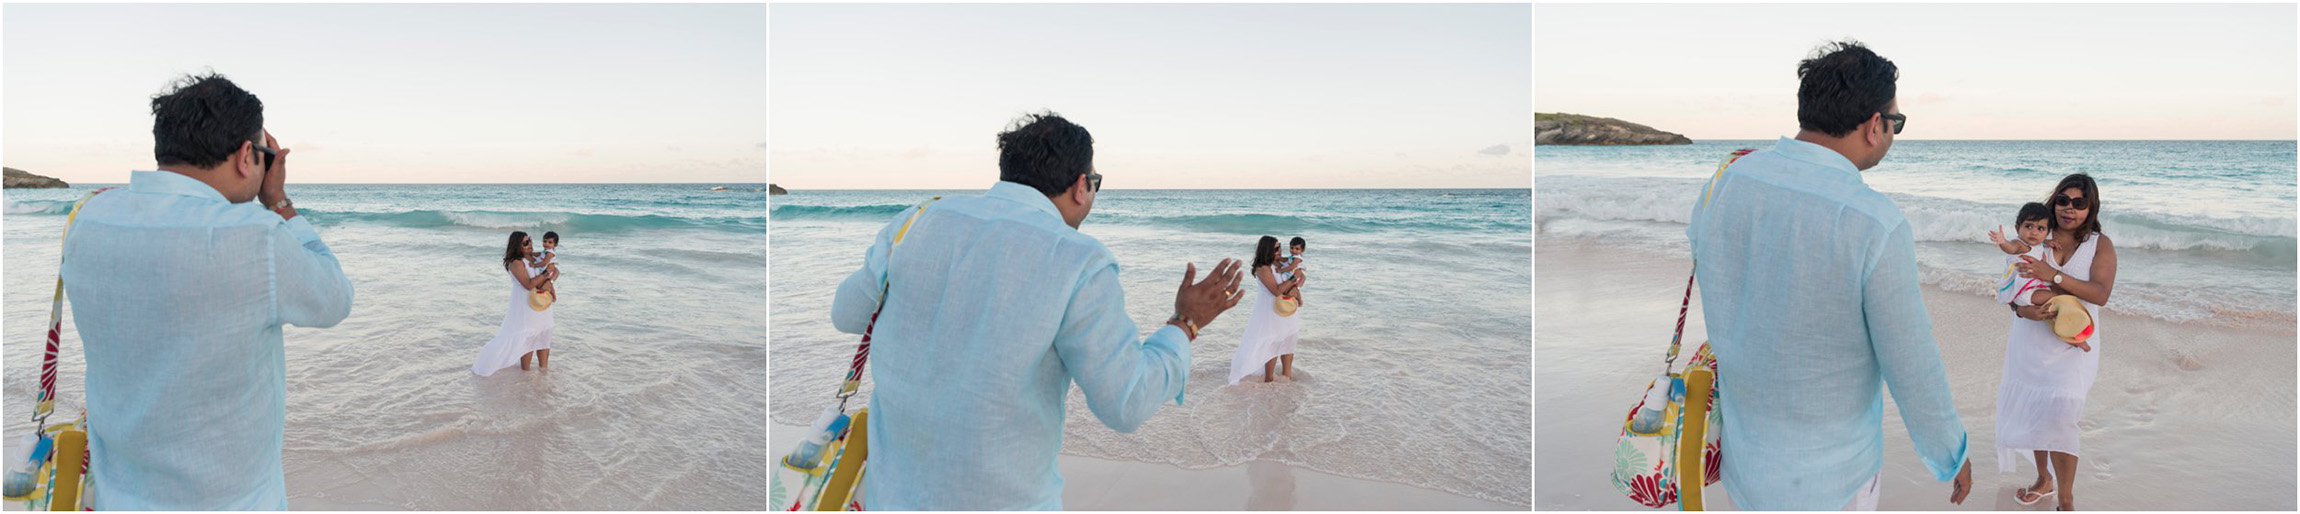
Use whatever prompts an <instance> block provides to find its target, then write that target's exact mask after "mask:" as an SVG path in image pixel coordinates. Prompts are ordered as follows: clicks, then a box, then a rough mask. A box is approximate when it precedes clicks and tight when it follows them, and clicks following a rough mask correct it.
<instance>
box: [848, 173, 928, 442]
mask: <svg viewBox="0 0 2300 514" xmlns="http://www.w3.org/2000/svg"><path fill="white" fill-rule="evenodd" d="M941 199H942V197H940V196H936V197H932V198H927V199H926V201H924V202H919V203H918V208H917V209H913V210H911V211H910V218H908V219H904V220H903V221H902V227H900V228H896V229H895V231H894V241H893V242H892V243H890V244H888V245H887V248H886V252H887V266H889V267H892V266H894V247H895V245H900V244H902V238H903V236H905V235H909V234H910V225H911V224H912V223H917V222H918V215H920V214H924V213H925V212H926V206H927V205H930V204H933V203H934V201H935V200H941ZM889 271H890V273H888V274H887V275H886V276H881V277H880V279H879V291H878V307H876V308H873V309H871V313H870V324H868V325H864V326H863V336H862V343H861V344H859V345H857V346H856V347H855V358H854V361H853V363H852V364H851V365H849V366H848V368H847V376H846V381H845V382H844V383H841V384H840V385H839V392H838V399H839V410H846V401H847V398H848V397H852V396H854V394H855V391H856V390H857V389H860V388H861V387H862V374H863V365H865V364H867V363H869V362H870V335H871V330H872V329H875V328H878V315H879V312H880V311H884V310H886V294H887V291H890V290H892V284H893V280H891V279H889V278H887V276H891V275H893V273H891V271H892V270H891V269H890V270H889Z"/></svg>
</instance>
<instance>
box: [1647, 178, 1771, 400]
mask: <svg viewBox="0 0 2300 514" xmlns="http://www.w3.org/2000/svg"><path fill="white" fill-rule="evenodd" d="M1754 151H1757V149H1755V148H1743V149H1740V150H1734V151H1733V152H1732V153H1729V154H1726V155H1725V162H1721V163H1717V172H1716V173H1712V174H1710V175H1709V185H1708V186H1706V187H1703V188H1702V189H1701V205H1700V206H1701V207H1702V208H1707V207H1709V197H1710V195H1711V194H1714V193H1716V192H1717V178H1718V177H1722V176H1725V168H1726V167H1727V166H1732V165H1733V161H1736V160H1740V159H1741V156H1743V155H1749V152H1754ZM1693 269H1694V270H1695V271H1698V270H1700V269H1701V265H1700V263H1699V261H1696V262H1695V263H1694V265H1693ZM1693 273H1694V272H1692V271H1689V272H1686V273H1685V300H1684V301H1683V302H1681V303H1678V304H1677V331H1676V332H1675V333H1672V334H1670V335H1669V358H1667V359H1664V360H1663V361H1662V363H1661V372H1662V373H1670V372H1674V371H1676V369H1677V349H1678V348H1680V347H1682V346H1683V344H1682V343H1683V342H1684V340H1685V313H1686V312H1688V311H1691V310H1692V309H1693Z"/></svg>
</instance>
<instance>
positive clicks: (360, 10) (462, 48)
mask: <svg viewBox="0 0 2300 514" xmlns="http://www.w3.org/2000/svg"><path fill="white" fill-rule="evenodd" d="M766 37H767V36H766V8H765V6H762V5H757V4H711V5H604V4H587V5H586V4H576V5H544V4H526V5H520V4H497V5H442V4H404V5H355V4H341V5H291V4H262V5H248V4H241V5H191V4H167V5H52V4H33V5H27V4H9V5H7V6H5V7H4V8H0V164H5V165H7V166H8V167H11V168H18V169H23V170H26V171H30V172H33V173H38V174H43V175H48V176H53V177H56V178H61V179H64V180H65V181H67V182H73V183H81V182H95V183H118V182H125V181H126V179H127V175H128V171H129V170H134V169H152V168H153V167H154V166H156V165H155V164H154V163H153V159H152V150H151V149H152V136H151V129H152V117H151V111H150V99H151V97H152V96H153V95H156V94H159V93H161V92H162V90H164V89H165V88H166V87H167V86H168V83H169V82H170V81H171V80H172V79H174V78H176V77H179V76H181V75H183V74H186V73H202V72H205V71H208V70H211V69H212V70H213V71H215V72H217V73H221V74H223V75H225V76H226V77H229V78H230V79H232V81H233V82H235V83H237V84H239V86H240V87H241V88H244V89H247V90H248V91H249V92H251V93H254V94H255V95H256V96H257V97H259V98H261V99H262V100H263V103H264V117H265V125H266V126H267V128H269V129H270V130H271V131H272V134H273V135H274V136H275V137H278V138H279V140H280V144H281V145H282V146H284V147H287V148H290V149H293V150H294V153H293V156H292V157H290V158H289V167H288V174H289V178H288V180H289V181H290V182H291V183H609V182H703V183H757V182H759V181H761V180H762V179H763V178H764V173H765V172H764V169H765V165H766V158H765V157H766V141H767V139H766V138H767V134H766V130H767V128H766V93H765V90H766V76H767V71H766V68H767V63H766V48H765V44H766Z"/></svg>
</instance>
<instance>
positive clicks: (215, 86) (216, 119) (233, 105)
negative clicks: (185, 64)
mask: <svg viewBox="0 0 2300 514" xmlns="http://www.w3.org/2000/svg"><path fill="white" fill-rule="evenodd" d="M263 129H264V102H263V100H258V99H256V95H254V94H250V93H248V92H247V90H243V89H240V87H239V86H238V85H234V84H232V81H231V80H228V79H225V78H224V76H223V75H217V74H215V73H214V72H209V73H208V74H207V75H202V76H191V75H186V76H184V77H182V78H178V79H176V81H175V82H174V83H172V84H170V85H169V90H168V92H166V93H161V94H159V95H157V96H153V97H152V158H153V159H154V160H157V161H159V164H160V165H162V166H179V165H180V166H192V167H199V168H207V167H212V166H215V165H218V164H223V163H224V161H225V160H226V159H230V158H231V156H232V152H236V151H239V148H240V143H243V142H248V141H255V142H256V144H263V143H262V139H261V138H262V137H263Z"/></svg>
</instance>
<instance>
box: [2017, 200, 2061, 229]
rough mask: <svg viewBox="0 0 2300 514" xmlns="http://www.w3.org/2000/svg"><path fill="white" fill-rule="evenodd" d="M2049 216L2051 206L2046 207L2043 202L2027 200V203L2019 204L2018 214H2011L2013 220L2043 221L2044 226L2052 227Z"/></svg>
mask: <svg viewBox="0 0 2300 514" xmlns="http://www.w3.org/2000/svg"><path fill="white" fill-rule="evenodd" d="M2051 218H2052V208H2051V207H2046V206H2045V205H2044V204H2043V203H2039V202H2029V203H2028V204H2027V205H2022V206H2020V214H2018V215H2015V216H2013V222H2014V223H2028V222H2031V221H2043V222H2045V228H2052V221H2050V219H2051Z"/></svg>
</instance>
